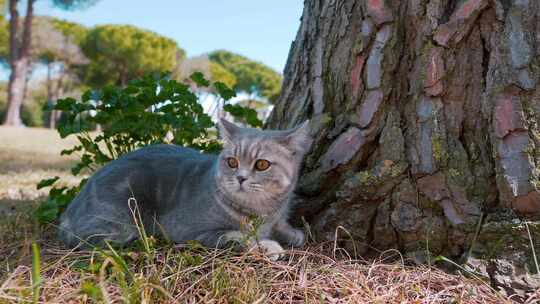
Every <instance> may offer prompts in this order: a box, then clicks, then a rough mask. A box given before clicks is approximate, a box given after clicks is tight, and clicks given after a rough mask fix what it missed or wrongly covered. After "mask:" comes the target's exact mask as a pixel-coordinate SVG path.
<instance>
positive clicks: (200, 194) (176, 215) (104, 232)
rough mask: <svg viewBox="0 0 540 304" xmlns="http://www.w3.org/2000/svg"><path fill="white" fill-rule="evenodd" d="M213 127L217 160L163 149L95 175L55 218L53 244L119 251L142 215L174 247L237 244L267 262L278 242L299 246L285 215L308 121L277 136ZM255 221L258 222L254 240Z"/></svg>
mask: <svg viewBox="0 0 540 304" xmlns="http://www.w3.org/2000/svg"><path fill="white" fill-rule="evenodd" d="M218 127H219V133H220V137H221V139H222V141H223V143H224V144H223V150H222V151H221V153H220V154H219V155H213V154H204V153H200V152H199V151H197V150H194V149H190V148H184V147H179V146H175V145H165V144H162V145H154V146H148V147H144V148H141V149H138V150H136V151H133V152H130V153H127V154H125V155H123V156H121V157H120V158H118V159H117V160H114V161H112V162H110V163H109V164H107V165H105V166H104V167H103V168H101V169H99V170H98V171H97V172H96V173H95V174H94V175H93V176H92V177H91V178H90V179H89V180H88V182H87V183H86V184H85V185H84V186H83V188H82V189H81V191H80V193H79V194H78V195H77V197H75V199H74V200H73V201H72V202H71V204H70V205H69V206H68V207H67V209H66V210H65V212H64V213H63V214H62V216H61V217H60V224H59V231H58V235H59V238H60V239H61V240H62V241H63V242H64V244H65V245H67V246H68V247H72V248H74V247H78V246H81V247H87V246H88V245H91V246H93V245H103V244H104V242H105V241H107V242H110V243H112V244H114V245H119V246H123V245H126V244H129V243H130V242H132V241H134V240H135V239H137V238H138V237H139V235H140V231H139V230H138V229H137V225H135V223H136V222H135V221H137V219H138V218H139V215H140V219H141V220H142V223H143V225H142V226H143V227H144V228H145V231H146V233H148V234H150V235H161V236H163V237H165V238H167V239H169V240H171V241H173V242H175V243H185V242H187V241H190V240H196V241H199V242H200V243H201V244H202V245H204V246H207V247H220V248H223V247H225V246H228V245H230V244H231V243H236V244H242V242H243V244H244V245H243V247H242V248H245V249H255V248H258V249H261V250H262V251H263V252H265V253H266V254H267V255H268V256H269V257H270V258H272V259H277V258H279V257H280V256H281V255H282V252H283V247H282V246H281V245H280V243H279V242H281V244H286V245H288V246H294V247H298V246H302V245H303V244H304V240H305V235H304V233H303V232H302V231H301V230H299V229H296V228H293V227H292V226H291V225H290V224H289V223H288V213H289V211H290V209H291V196H292V194H293V190H294V188H295V186H296V182H297V179H298V173H299V169H300V165H301V162H302V159H303V157H304V155H305V154H306V152H307V151H308V150H309V149H310V146H311V143H312V139H311V137H310V135H309V122H308V121H306V122H305V123H303V124H302V125H300V126H299V127H297V128H294V129H290V130H285V131H278V130H258V129H252V128H242V127H238V126H236V125H235V124H233V123H231V122H229V121H227V120H224V119H221V120H220V122H219V123H218ZM253 219H259V226H258V227H257V229H256V233H255V235H254V233H253V229H254V228H253V227H252V225H251V226H250V223H251V224H253V223H252V220H253ZM249 227H251V228H253V229H252V230H250V229H249ZM250 231H251V232H250ZM250 234H252V236H251V238H250V237H249V235H250ZM91 246H90V247H91Z"/></svg>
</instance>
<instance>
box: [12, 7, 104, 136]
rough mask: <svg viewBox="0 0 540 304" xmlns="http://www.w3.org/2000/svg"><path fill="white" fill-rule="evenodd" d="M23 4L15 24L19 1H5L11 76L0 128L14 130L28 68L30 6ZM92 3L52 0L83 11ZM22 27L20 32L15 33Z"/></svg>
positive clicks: (30, 34) (31, 13)
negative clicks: (7, 17) (22, 16)
mask: <svg viewBox="0 0 540 304" xmlns="http://www.w3.org/2000/svg"><path fill="white" fill-rule="evenodd" d="M35 1H36V0H27V2H26V15H25V18H24V22H19V11H18V9H19V6H18V4H19V0H8V7H9V65H10V69H11V73H10V76H9V83H8V92H7V95H8V102H7V111H6V115H5V120H4V125H14V126H18V125H21V124H22V121H21V115H20V111H21V106H22V104H23V101H24V91H25V85H26V76H27V74H28V69H29V67H30V49H31V40H32V19H33V17H34V3H35ZM95 1H96V0H53V4H55V5H56V6H58V7H61V8H64V9H71V8H76V7H84V6H87V5H91V4H93V3H94V2H95ZM19 27H22V29H19Z"/></svg>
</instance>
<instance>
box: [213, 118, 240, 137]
mask: <svg viewBox="0 0 540 304" xmlns="http://www.w3.org/2000/svg"><path fill="white" fill-rule="evenodd" d="M218 128H219V135H220V137H221V139H223V140H224V141H226V142H231V141H232V139H233V138H234V137H235V136H236V135H237V134H238V132H239V131H240V128H239V127H238V126H236V125H235V124H233V123H232V122H230V121H228V120H226V119H224V118H220V119H219V122H218Z"/></svg>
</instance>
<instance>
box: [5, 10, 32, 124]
mask: <svg viewBox="0 0 540 304" xmlns="http://www.w3.org/2000/svg"><path fill="white" fill-rule="evenodd" d="M34 1H35V0H28V3H27V6H26V16H25V18H24V29H23V33H22V39H21V41H20V43H19V40H18V39H17V38H18V37H17V33H18V26H19V13H18V11H17V4H18V0H10V1H9V12H10V20H9V65H10V68H11V74H10V75H9V83H8V92H7V93H8V100H7V101H8V102H7V111H6V117H5V120H4V125H11V126H20V125H22V120H21V107H22V104H23V101H24V92H25V86H26V75H27V71H28V68H29V66H30V45H31V37H32V18H33V13H34Z"/></svg>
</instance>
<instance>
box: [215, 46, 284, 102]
mask: <svg viewBox="0 0 540 304" xmlns="http://www.w3.org/2000/svg"><path fill="white" fill-rule="evenodd" d="M209 58H210V60H211V61H212V62H215V63H217V64H219V65H221V66H222V67H223V68H224V69H226V70H227V71H229V72H230V73H232V74H233V75H234V76H235V77H236V80H237V83H236V85H235V86H234V89H235V90H237V91H244V92H247V93H249V94H258V95H260V96H262V97H266V98H268V99H269V100H270V101H271V102H273V101H275V100H276V99H277V97H278V95H279V92H280V90H281V78H282V77H281V75H280V74H279V73H278V72H276V71H274V70H273V69H271V68H270V67H268V66H266V65H264V64H262V63H260V62H256V61H253V60H250V59H248V58H246V57H244V56H241V55H238V54H234V53H232V52H229V51H225V50H218V51H214V52H212V53H210V55H209Z"/></svg>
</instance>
